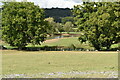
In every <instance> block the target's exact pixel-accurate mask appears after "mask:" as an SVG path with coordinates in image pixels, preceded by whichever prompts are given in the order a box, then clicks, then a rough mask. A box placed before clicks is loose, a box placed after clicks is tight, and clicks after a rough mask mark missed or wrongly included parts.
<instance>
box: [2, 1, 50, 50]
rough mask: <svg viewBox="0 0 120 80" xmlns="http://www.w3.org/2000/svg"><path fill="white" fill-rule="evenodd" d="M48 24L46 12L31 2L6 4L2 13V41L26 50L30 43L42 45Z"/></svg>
mask: <svg viewBox="0 0 120 80" xmlns="http://www.w3.org/2000/svg"><path fill="white" fill-rule="evenodd" d="M47 25H48V23H47V22H46V21H44V10H43V9H40V8H39V6H36V5H34V3H31V2H5V3H4V5H3V11H2V39H3V40H4V41H5V42H7V43H8V44H10V45H11V46H17V47H18V48H19V49H22V48H24V47H25V46H26V45H27V44H28V43H32V44H41V42H43V41H44V40H45V38H46V33H47V29H48V26H47Z"/></svg>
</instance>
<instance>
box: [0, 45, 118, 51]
mask: <svg viewBox="0 0 120 80" xmlns="http://www.w3.org/2000/svg"><path fill="white" fill-rule="evenodd" d="M0 50H19V51H97V50H95V49H85V48H76V47H73V46H69V47H65V46H42V47H24V48H22V49H19V48H11V49H8V48H6V47H4V46H3V45H0ZM117 50H119V49H118V48H111V49H110V50H101V51H117Z"/></svg>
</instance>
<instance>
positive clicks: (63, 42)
mask: <svg viewBox="0 0 120 80" xmlns="http://www.w3.org/2000/svg"><path fill="white" fill-rule="evenodd" d="M1 44H3V45H4V46H5V47H7V48H9V49H12V48H16V47H12V46H10V45H9V44H7V43H4V42H3V43H1ZM72 45H74V46H75V47H76V48H84V49H94V48H93V47H91V46H90V45H89V44H88V43H83V44H81V43H80V41H79V40H78V37H68V38H61V39H59V40H57V41H55V42H50V43H42V44H41V45H35V47H42V46H65V47H71V46H72ZM119 45H120V44H119V43H118V44H113V45H112V46H111V48H118V47H119ZM27 47H34V46H33V45H31V44H29V45H27Z"/></svg>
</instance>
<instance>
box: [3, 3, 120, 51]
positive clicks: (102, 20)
mask: <svg viewBox="0 0 120 80" xmlns="http://www.w3.org/2000/svg"><path fill="white" fill-rule="evenodd" d="M119 4H120V2H83V4H82V5H77V6H74V8H73V10H72V11H71V12H72V14H73V16H72V17H65V18H62V21H61V23H59V22H55V20H54V18H53V17H49V18H45V10H44V9H41V8H39V6H37V5H34V3H32V2H4V5H3V10H2V40H4V41H5V42H7V43H8V44H10V45H11V46H17V47H18V48H19V49H23V48H24V47H25V46H26V45H27V44H29V43H32V44H34V45H35V44H41V43H42V42H43V41H44V40H45V39H46V37H47V35H48V34H54V33H56V32H62V31H66V32H68V33H69V31H70V30H73V28H77V31H81V32H82V33H83V35H81V36H80V37H79V40H80V42H81V43H83V42H89V43H90V44H91V45H92V46H93V47H95V49H96V50H103V49H106V50H109V49H110V46H111V45H112V44H114V43H118V42H119V40H120V25H119V24H120V21H119V20H120V16H119V11H120V8H119V7H120V5H119Z"/></svg>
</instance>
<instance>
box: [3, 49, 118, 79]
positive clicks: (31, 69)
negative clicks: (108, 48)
mask: <svg viewBox="0 0 120 80" xmlns="http://www.w3.org/2000/svg"><path fill="white" fill-rule="evenodd" d="M2 54H3V55H2V57H3V58H2V59H3V63H2V67H3V77H35V78H36V77H39V78H45V77H52V78H56V77H57V78H58V77H63V78H71V77H77V78H84V77H93V78H97V77H98V78H99V77H103V78H104V77H112V76H117V71H118V54H117V52H97V51H96V52H77V51H56V52H55V51H31V52H28V51H16V50H3V51H2ZM113 73H114V74H113ZM111 75H112V76H111Z"/></svg>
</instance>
